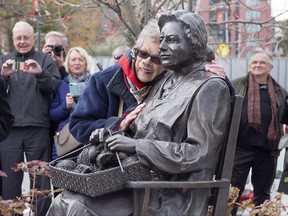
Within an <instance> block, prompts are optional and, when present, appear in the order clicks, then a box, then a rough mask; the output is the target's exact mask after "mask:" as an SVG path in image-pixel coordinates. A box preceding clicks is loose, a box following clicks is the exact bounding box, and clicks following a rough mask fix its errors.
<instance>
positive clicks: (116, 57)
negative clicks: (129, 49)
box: [113, 54, 123, 60]
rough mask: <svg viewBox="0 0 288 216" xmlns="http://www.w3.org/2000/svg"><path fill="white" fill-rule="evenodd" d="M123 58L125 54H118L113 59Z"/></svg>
mask: <svg viewBox="0 0 288 216" xmlns="http://www.w3.org/2000/svg"><path fill="white" fill-rule="evenodd" d="M122 56H123V54H116V55H114V56H113V58H114V59H115V60H119V59H120V58H121V57H122Z"/></svg>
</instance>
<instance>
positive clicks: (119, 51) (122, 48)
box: [112, 45, 130, 64]
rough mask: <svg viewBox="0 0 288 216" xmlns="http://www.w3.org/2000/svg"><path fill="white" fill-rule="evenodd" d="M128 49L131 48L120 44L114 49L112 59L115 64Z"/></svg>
mask: <svg viewBox="0 0 288 216" xmlns="http://www.w3.org/2000/svg"><path fill="white" fill-rule="evenodd" d="M128 50H130V47H129V46H126V45H124V46H118V47H117V48H116V49H114V50H113V52H112V58H113V59H112V61H113V64H116V63H118V61H119V59H120V58H121V57H122V56H123V55H124V53H125V52H127V51H128Z"/></svg>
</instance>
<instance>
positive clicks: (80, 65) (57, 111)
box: [50, 47, 91, 159]
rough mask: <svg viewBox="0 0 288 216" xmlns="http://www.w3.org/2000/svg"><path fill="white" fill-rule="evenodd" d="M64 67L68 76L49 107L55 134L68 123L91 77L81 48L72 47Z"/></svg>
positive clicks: (86, 55) (88, 61)
mask: <svg viewBox="0 0 288 216" xmlns="http://www.w3.org/2000/svg"><path fill="white" fill-rule="evenodd" d="M64 66H65V69H66V71H67V72H68V76H67V77H65V78H64V79H63V80H62V81H61V83H60V85H59V87H58V89H57V91H56V92H55V93H54V95H53V98H52V101H51V106H50V116H51V119H52V121H53V123H54V126H55V128H56V132H58V131H60V130H61V129H62V128H63V127H64V126H65V125H66V124H68V123H69V121H70V115H71V113H72V112H73V110H74V108H75V106H76V103H77V101H78V98H79V96H80V95H82V93H83V91H84V88H85V87H86V85H87V83H88V81H89V78H90V76H91V74H90V70H91V58H90V57H89V55H88V53H87V51H86V50H84V49H83V48H81V47H72V48H71V49H70V50H69V52H68V53H67V57H66V60H65V62H64ZM71 84H73V85H74V86H75V88H76V90H77V91H76V92H70V91H71V90H72V89H71V88H69V85H71ZM73 94H74V95H73ZM56 158H57V154H56V148H55V145H53V149H52V159H56Z"/></svg>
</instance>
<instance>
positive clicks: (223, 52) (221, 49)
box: [216, 43, 230, 58]
mask: <svg viewBox="0 0 288 216" xmlns="http://www.w3.org/2000/svg"><path fill="white" fill-rule="evenodd" d="M229 52H230V49H229V47H227V45H226V44H224V43H223V44H220V45H219V46H218V48H217V50H216V53H217V54H218V55H219V56H220V57H222V58H225V57H227V56H228V54H229Z"/></svg>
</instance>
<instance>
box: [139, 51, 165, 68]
mask: <svg viewBox="0 0 288 216" xmlns="http://www.w3.org/2000/svg"><path fill="white" fill-rule="evenodd" d="M135 50H136V54H137V55H138V56H139V57H140V58H143V59H147V58H148V57H150V59H151V61H152V62H153V63H154V64H159V65H161V64H162V63H161V58H160V57H159V56H154V55H150V54H149V53H147V52H145V51H143V50H140V49H135Z"/></svg>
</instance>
